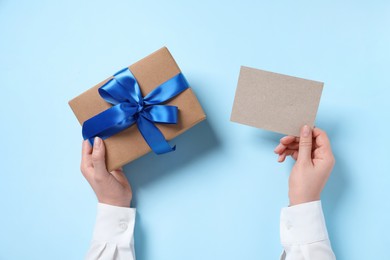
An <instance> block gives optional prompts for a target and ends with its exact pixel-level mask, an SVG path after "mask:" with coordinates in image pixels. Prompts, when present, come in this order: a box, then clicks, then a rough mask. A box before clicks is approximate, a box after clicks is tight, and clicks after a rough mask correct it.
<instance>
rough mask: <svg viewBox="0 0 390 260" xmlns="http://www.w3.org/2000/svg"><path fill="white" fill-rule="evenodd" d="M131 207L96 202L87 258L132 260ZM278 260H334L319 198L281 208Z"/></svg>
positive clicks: (133, 212)
mask: <svg viewBox="0 0 390 260" xmlns="http://www.w3.org/2000/svg"><path fill="white" fill-rule="evenodd" d="M134 223H135V209H133V208H122V207H115V206H110V205H106V204H102V203H99V204H98V210H97V217H96V224H95V230H94V233H93V239H92V243H91V247H90V248H89V251H88V253H87V255H86V258H85V259H87V260H97V259H99V260H123V259H126V260H135V252H134ZM280 238H281V243H282V246H283V248H284V252H283V254H282V256H281V260H309V259H310V260H312V259H314V260H334V259H336V257H335V256H334V254H333V251H332V248H331V246H330V242H329V238H328V232H327V230H326V225H325V219H324V215H323V213H322V207H321V202H320V201H313V202H308V203H303V204H300V205H296V206H292V207H288V208H283V209H282V212H281V216H280Z"/></svg>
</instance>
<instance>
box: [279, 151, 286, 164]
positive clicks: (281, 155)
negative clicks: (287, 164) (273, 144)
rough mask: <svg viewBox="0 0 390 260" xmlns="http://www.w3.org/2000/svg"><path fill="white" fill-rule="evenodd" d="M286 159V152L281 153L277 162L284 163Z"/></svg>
mask: <svg viewBox="0 0 390 260" xmlns="http://www.w3.org/2000/svg"><path fill="white" fill-rule="evenodd" d="M285 159H286V152H283V153H282V154H280V155H279V157H278V162H280V163H281V162H284V160H285Z"/></svg>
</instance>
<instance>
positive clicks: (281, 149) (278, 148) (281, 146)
mask: <svg viewBox="0 0 390 260" xmlns="http://www.w3.org/2000/svg"><path fill="white" fill-rule="evenodd" d="M286 148H287V147H286V146H285V145H284V144H278V146H276V148H275V149H274V153H277V154H281V153H282V152H284V150H286Z"/></svg>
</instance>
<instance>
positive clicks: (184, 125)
mask: <svg viewBox="0 0 390 260" xmlns="http://www.w3.org/2000/svg"><path fill="white" fill-rule="evenodd" d="M138 87H139V88H138ZM137 89H139V90H140V93H137ZM118 93H119V94H118ZM123 93H124V94H123ZM167 93H168V94H167ZM169 93H170V94H169ZM122 94H123V95H124V96H125V95H129V96H128V97H126V98H124V97H123V98H122V96H121V95H122ZM137 98H138V99H140V100H142V101H139V100H138V101H139V102H138V103H137V102H136V103H137V104H134V102H129V100H130V101H131V100H133V101H134V100H136V101H137ZM69 105H70V107H71V109H72V110H73V112H74V114H75V115H76V117H77V119H78V121H79V122H80V124H81V125H82V126H83V135H84V139H89V140H90V141H91V142H92V143H93V137H94V136H95V135H97V136H100V137H102V138H103V139H104V143H105V146H106V165H107V169H108V170H109V171H111V170H114V169H117V168H119V167H121V166H123V165H125V164H126V163H129V162H131V161H133V160H135V159H137V158H139V157H141V156H142V155H145V154H146V153H148V152H150V151H151V150H152V149H153V150H154V151H155V152H156V153H164V152H166V151H167V150H169V149H170V146H169V145H168V144H167V143H165V144H164V142H166V141H165V140H171V139H173V138H174V137H176V136H178V135H180V134H182V133H183V132H185V131H186V130H188V129H190V128H191V127H193V126H194V125H196V124H197V123H199V122H201V121H202V120H204V119H205V118H206V115H205V113H204V112H203V109H202V107H201V105H200V104H199V101H198V100H197V98H196V96H195V94H194V92H193V91H192V89H191V88H190V87H189V85H188V82H187V81H186V79H185V78H184V76H183V74H181V71H180V69H179V67H178V65H177V64H176V62H175V60H174V59H173V57H172V55H171V54H170V52H169V51H168V49H167V48H166V47H164V48H161V49H160V50H158V51H156V52H154V53H152V54H151V55H149V56H147V57H145V58H143V59H142V60H140V61H138V62H136V63H134V64H133V65H130V66H129V67H128V68H125V69H124V70H122V71H120V72H118V73H117V74H115V75H114V76H112V77H109V78H108V79H106V80H104V81H102V82H100V83H99V84H97V85H96V86H94V87H93V88H91V89H89V90H87V91H86V92H84V93H82V94H81V95H79V96H77V97H76V98H74V99H72V100H71V101H69ZM118 117H122V118H121V119H117V118H118ZM115 120H117V121H115ZM118 120H119V121H118ZM107 124H108V125H109V124H113V126H111V128H109V129H108V128H107V129H106V125H107ZM126 124H127V125H129V124H130V125H129V126H127V125H126ZM98 128H101V129H98ZM96 129H98V130H96ZM118 129H119V130H118ZM96 131H98V132H96ZM99 131H100V132H99ZM160 135H161V136H160ZM161 138H163V139H165V140H161ZM167 145H168V146H167ZM151 147H152V148H151ZM160 147H163V148H160ZM167 147H169V148H167ZM164 148H167V149H166V150H164ZM161 149H162V151H161ZM172 150H174V148H172Z"/></svg>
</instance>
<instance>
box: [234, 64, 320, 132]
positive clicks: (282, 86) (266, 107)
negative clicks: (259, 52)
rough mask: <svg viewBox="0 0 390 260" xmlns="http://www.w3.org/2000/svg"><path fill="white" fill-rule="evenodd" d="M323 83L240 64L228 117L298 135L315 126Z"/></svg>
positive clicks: (258, 126)
mask: <svg viewBox="0 0 390 260" xmlns="http://www.w3.org/2000/svg"><path fill="white" fill-rule="evenodd" d="M323 85H324V84H323V83H322V82H318V81H313V80H308V79H302V78H297V77H292V76H287V75H283V74H278V73H274V72H269V71H264V70H259V69H254V68H249V67H244V66H242V67H241V70H240V76H239V79H238V84H237V90H236V95H235V98H234V104H233V109H232V113H231V117H230V120H231V121H234V122H237V123H241V124H245V125H249V126H254V127H257V128H262V129H265V130H269V131H273V132H277V133H282V134H286V135H293V136H299V132H300V128H301V127H302V126H303V125H309V126H311V127H313V126H314V121H315V118H316V114H317V109H318V105H319V102H320V98H321V93H322V88H323Z"/></svg>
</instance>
